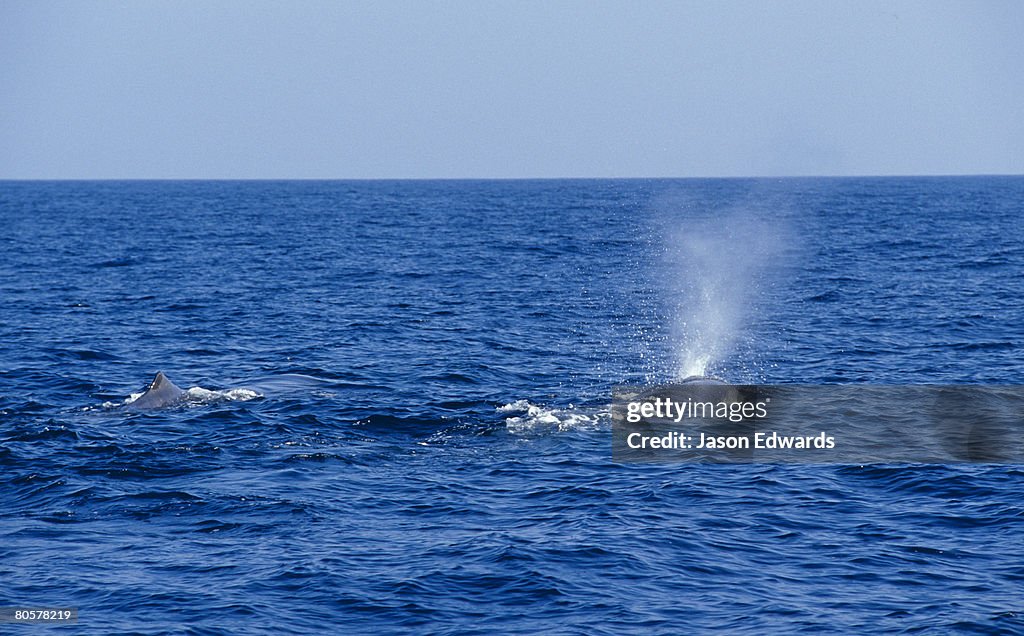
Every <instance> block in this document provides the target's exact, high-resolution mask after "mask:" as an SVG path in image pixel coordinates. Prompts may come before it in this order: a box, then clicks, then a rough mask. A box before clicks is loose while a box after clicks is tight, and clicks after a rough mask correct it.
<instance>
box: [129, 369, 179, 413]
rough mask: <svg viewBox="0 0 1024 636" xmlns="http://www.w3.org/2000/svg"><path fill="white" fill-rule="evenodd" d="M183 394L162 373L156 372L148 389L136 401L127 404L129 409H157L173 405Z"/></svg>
mask: <svg viewBox="0 0 1024 636" xmlns="http://www.w3.org/2000/svg"><path fill="white" fill-rule="evenodd" d="M184 394H185V392H184V391H182V390H181V389H180V388H178V387H177V386H175V384H174V383H173V382H171V381H170V380H168V379H167V376H166V375H164V373H163V371H158V372H157V374H156V377H155V378H153V381H152V382H150V383H149V388H147V389H146V391H145V392H144V393H143V394H142V395H140V396H139V397H138V398H137V399H135V400H132V401H131V402H129V403H128V408H131V409H158V408H162V407H164V406H169V405H171V404H174V403H175V402H177V401H178V400H180V399H181V397H182V395H184Z"/></svg>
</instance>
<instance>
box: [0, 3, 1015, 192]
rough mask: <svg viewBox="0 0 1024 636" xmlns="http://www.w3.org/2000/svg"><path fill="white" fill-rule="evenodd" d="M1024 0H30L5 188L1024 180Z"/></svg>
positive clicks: (3, 26) (6, 104) (14, 55)
mask: <svg viewBox="0 0 1024 636" xmlns="http://www.w3.org/2000/svg"><path fill="white" fill-rule="evenodd" d="M1022 34H1024V2H1017V1H1008V2H983V1H979V0H974V1H970V2H941V1H936V0H930V1H927V2H871V1H867V0H858V1H856V2H836V1H821V0H815V1H807V2H802V1H801V2H768V1H757V2H753V1H752V2H722V1H718V2H641V1H632V2H557V1H548V2H526V1H516V2H488V1H475V2H422V1H417V2H412V1H410V2H379V1H377V2H365V3H355V2H330V3H319V2H316V3H311V2H299V3H293V2H274V3H269V2H227V1H218V2H118V3H114V2H68V3H64V2H45V1H38V0H33V1H27V2H9V1H7V0H0V177H3V178H122V177H139V178H148V177H157V178H186V177H195V178H272V177H282V178H301V177H309V178H374V177H402V178H405V177H563V176H584V177H614V176H681V177H685V176H737V175H817V174H951V173H1015V174H1021V173H1024V37H1022Z"/></svg>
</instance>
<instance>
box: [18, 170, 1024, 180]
mask: <svg viewBox="0 0 1024 636" xmlns="http://www.w3.org/2000/svg"><path fill="white" fill-rule="evenodd" d="M962 177H1024V173H1014V172H977V173H971V172H965V173H932V174H796V175H748V176H741V175H729V176H707V175H705V176H652V177H638V176H630V177H580V176H577V177H0V182H64V181H66V182H74V181H79V182H81V181H91V182H97V181H107V182H123V181H139V182H143V181H145V182H152V181H211V182H212V181H321V182H326V181H362V182H375V181H376V182H386V181H686V180H694V181H696V180H723V181H724V180H751V179H756V180H776V179H778V180H781V179H934V178H962Z"/></svg>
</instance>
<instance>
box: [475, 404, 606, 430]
mask: <svg viewBox="0 0 1024 636" xmlns="http://www.w3.org/2000/svg"><path fill="white" fill-rule="evenodd" d="M495 410H496V411H497V412H498V413H519V415H513V416H510V417H506V418H505V426H506V428H507V429H508V430H509V431H510V432H512V433H530V432H535V431H538V430H545V429H550V430H558V431H570V430H580V429H595V428H599V427H601V426H602V423H604V422H607V421H608V411H607V410H599V409H583V408H579V407H576V406H573V405H572V404H570V405H569V406H568V408H553V407H546V406H541V405H537V404H531V403H530V402H529V401H528V400H516V401H515V402H510V403H509V404H505V405H503V406H499V407H498V408H497V409H495Z"/></svg>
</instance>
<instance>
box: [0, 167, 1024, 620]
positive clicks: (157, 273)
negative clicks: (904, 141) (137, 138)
mask: <svg viewBox="0 0 1024 636" xmlns="http://www.w3.org/2000/svg"><path fill="white" fill-rule="evenodd" d="M0 225H2V227H3V228H4V231H3V232H2V234H0V480H2V482H0V606H4V607H67V608H75V609H77V610H78V620H77V622H76V623H72V624H64V625H50V626H48V627H46V628H45V630H46V631H47V633H49V632H50V631H52V632H53V633H75V634H78V633H97V634H165V633H184V634H266V633H276V634H309V633H366V634H388V633H430V634H493V633H546V634H560V633H562V634H623V633H642V634H652V633H695V632H698V633H699V632H724V633H730V634H764V633H820V632H823V631H825V632H840V633H868V632H872V633H873V632H879V631H885V632H905V633H919V632H923V633H983V634H994V633H1008V634H1009V633H1016V634H1020V633H1024V556H1022V551H1021V546H1022V545H1024V489H1022V488H1021V485H1022V483H1024V468H1022V466H1021V464H1020V463H1012V462H1001V463H986V462H977V461H973V462H971V461H963V462H960V461H958V462H943V463H928V462H908V463H883V462H879V463H872V462H867V463H861V464H844V463H835V462H828V461H824V462H815V463H798V464H777V463H770V462H747V463H706V462H662V463H644V462H628V461H616V460H615V459H613V456H612V442H611V438H612V434H611V430H612V424H611V418H610V415H609V410H610V407H609V405H610V402H611V400H612V395H613V391H614V390H615V389H614V388H615V387H617V386H622V385H634V386H637V385H639V386H645V385H652V386H653V385H657V384H664V383H667V382H672V381H674V380H678V379H680V378H683V377H686V376H689V375H700V376H714V377H717V378H721V379H723V380H725V381H727V382H730V383H746V384H771V385H787V384H796V385H844V386H845V385H872V386H873V385H893V386H901V385H931V384H938V385H1020V384H1024V356H1022V353H1024V302H1022V301H1021V298H1024V178H1021V177H930V178H923V177H922V178H813V179H812V178H806V179H804V178H799V179H797V178H787V179H678V180H673V179H666V180H538V181H516V180H512V181H123V182H119V181H95V182H74V181H62V182H42V181H39V182H10V181H8V182H0ZM157 371H163V372H164V373H166V374H167V377H168V378H170V379H171V381H172V382H174V383H175V384H176V385H178V386H180V387H181V388H182V389H184V390H186V391H187V392H186V393H185V394H184V396H185V397H184V399H182V400H179V401H177V402H176V403H174V404H171V405H168V406H167V407H165V408H152V409H139V408H132V407H131V404H130V402H131V400H132V397H133V396H137V395H138V394H139V393H141V392H142V391H143V390H144V389H145V388H146V386H147V385H148V384H149V382H150V381H151V380H152V379H153V376H154V374H155V373H156V372H157ZM820 424H821V426H828V425H829V422H820ZM0 627H2V628H3V629H2V631H4V632H5V633H28V632H30V631H32V632H33V633H34V632H35V631H40V630H41V629H42V628H40V627H39V626H33V627H26V626H22V625H15V624H5V625H2V626H0Z"/></svg>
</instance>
